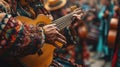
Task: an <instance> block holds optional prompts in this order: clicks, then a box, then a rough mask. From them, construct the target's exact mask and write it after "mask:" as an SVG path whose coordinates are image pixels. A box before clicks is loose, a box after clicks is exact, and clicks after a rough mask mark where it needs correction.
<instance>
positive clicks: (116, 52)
mask: <svg viewBox="0 0 120 67" xmlns="http://www.w3.org/2000/svg"><path fill="white" fill-rule="evenodd" d="M117 58H118V47H117V48H116V49H115V52H114V56H113V59H112V67H116V63H117Z"/></svg>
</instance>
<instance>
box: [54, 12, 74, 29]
mask: <svg viewBox="0 0 120 67" xmlns="http://www.w3.org/2000/svg"><path fill="white" fill-rule="evenodd" d="M72 16H73V12H72V13H70V14H67V15H65V16H63V17H61V18H59V19H57V20H54V21H53V23H55V24H56V26H57V27H58V28H59V30H62V29H64V28H65V27H67V26H69V25H70V24H71V23H72Z"/></svg>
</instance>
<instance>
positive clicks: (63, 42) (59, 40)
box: [56, 38, 67, 44]
mask: <svg viewBox="0 0 120 67" xmlns="http://www.w3.org/2000/svg"><path fill="white" fill-rule="evenodd" d="M56 41H58V42H60V43H62V44H66V43H67V42H66V41H65V40H63V39H61V38H57V39H56Z"/></svg>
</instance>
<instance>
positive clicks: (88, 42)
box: [45, 0, 120, 67]
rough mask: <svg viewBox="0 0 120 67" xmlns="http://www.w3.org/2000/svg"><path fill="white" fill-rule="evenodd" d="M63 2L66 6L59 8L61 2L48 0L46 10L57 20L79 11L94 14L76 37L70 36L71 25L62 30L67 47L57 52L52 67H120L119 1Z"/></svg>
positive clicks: (82, 0)
mask: <svg viewBox="0 0 120 67" xmlns="http://www.w3.org/2000/svg"><path fill="white" fill-rule="evenodd" d="M51 1H52V0H51ZM63 1H65V2H64V4H63V5H61V7H57V4H59V3H57V2H50V0H45V6H46V9H47V10H49V11H50V12H51V14H52V15H53V17H54V20H56V19H58V18H60V17H62V16H64V15H67V14H68V13H71V12H73V11H74V10H75V9H77V8H81V9H83V10H85V11H87V10H91V9H93V10H94V11H89V12H88V14H87V15H86V16H84V18H83V19H82V20H81V22H82V24H79V26H78V30H76V32H77V34H75V33H71V32H70V29H69V28H70V27H69V26H68V27H67V28H66V29H64V30H63V34H64V35H65V36H66V38H67V39H66V40H67V45H65V46H63V48H61V49H56V50H55V54H54V60H53V62H52V64H51V66H57V67H62V66H64V67H81V66H84V67H120V58H119V57H120V53H119V43H118V42H119V35H118V34H119V32H118V31H119V23H118V22H119V21H117V20H119V16H120V14H119V12H120V2H119V0H63ZM48 3H49V5H48ZM52 4H54V6H52ZM50 5H51V6H52V7H50ZM55 5H56V6H55ZM115 24H116V25H115ZM116 27H117V28H116ZM84 29H86V30H87V32H85V31H84ZM81 30H83V31H81ZM115 32H117V34H115ZM79 33H83V34H84V35H81V34H79ZM83 36H84V37H83ZM114 38H115V39H114ZM113 41H114V42H115V43H113Z"/></svg>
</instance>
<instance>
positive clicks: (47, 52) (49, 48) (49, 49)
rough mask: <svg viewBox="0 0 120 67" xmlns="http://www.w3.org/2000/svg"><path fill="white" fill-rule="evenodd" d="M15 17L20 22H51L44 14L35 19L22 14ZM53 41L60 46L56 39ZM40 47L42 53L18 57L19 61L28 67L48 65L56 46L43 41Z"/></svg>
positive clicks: (46, 66)
mask: <svg viewBox="0 0 120 67" xmlns="http://www.w3.org/2000/svg"><path fill="white" fill-rule="evenodd" d="M16 18H17V19H18V20H20V21H22V22H25V23H27V24H32V25H37V24H45V25H47V24H51V22H52V21H51V20H50V19H49V18H48V17H46V16H45V15H38V17H37V18H36V19H30V18H28V17H24V16H18V17H16ZM55 42H56V44H57V45H58V46H60V47H62V44H61V43H59V42H57V41H55ZM41 49H42V52H43V54H42V55H40V56H39V55H38V54H37V53H36V54H33V55H28V56H25V57H22V58H20V61H22V62H23V63H25V64H26V65H27V66H28V67H48V66H49V65H50V64H51V62H52V60H53V54H54V50H55V49H56V47H54V46H53V45H52V44H48V43H45V44H44V45H43V47H42V48H41Z"/></svg>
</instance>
